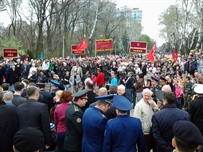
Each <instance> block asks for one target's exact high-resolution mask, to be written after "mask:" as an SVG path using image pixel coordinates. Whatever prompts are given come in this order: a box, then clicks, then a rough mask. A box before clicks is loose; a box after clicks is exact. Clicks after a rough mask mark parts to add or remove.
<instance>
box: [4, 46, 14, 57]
mask: <svg viewBox="0 0 203 152" xmlns="http://www.w3.org/2000/svg"><path fill="white" fill-rule="evenodd" d="M3 57H4V58H17V57H18V49H15V48H4V49H3Z"/></svg>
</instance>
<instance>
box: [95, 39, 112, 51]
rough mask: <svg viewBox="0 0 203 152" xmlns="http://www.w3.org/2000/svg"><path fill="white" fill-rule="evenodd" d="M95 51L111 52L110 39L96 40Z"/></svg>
mask: <svg viewBox="0 0 203 152" xmlns="http://www.w3.org/2000/svg"><path fill="white" fill-rule="evenodd" d="M95 43H96V51H110V50H113V41H112V39H101V40H96V42H95Z"/></svg>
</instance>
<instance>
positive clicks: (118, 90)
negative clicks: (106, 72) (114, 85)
mask: <svg viewBox="0 0 203 152" xmlns="http://www.w3.org/2000/svg"><path fill="white" fill-rule="evenodd" d="M124 93H125V86H124V85H123V84H121V85H119V86H118V89H117V94H118V95H123V94H124Z"/></svg>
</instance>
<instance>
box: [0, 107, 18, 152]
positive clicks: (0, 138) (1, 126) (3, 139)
mask: <svg viewBox="0 0 203 152" xmlns="http://www.w3.org/2000/svg"><path fill="white" fill-rule="evenodd" d="M17 131H18V119H17V114H16V107H15V106H8V105H1V106H0V152H13V137H14V135H15V133H16V132H17Z"/></svg>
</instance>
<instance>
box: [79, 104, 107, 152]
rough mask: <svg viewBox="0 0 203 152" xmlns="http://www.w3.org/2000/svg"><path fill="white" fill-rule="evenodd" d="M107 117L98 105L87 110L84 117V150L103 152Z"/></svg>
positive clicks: (84, 151) (86, 151) (85, 151)
mask: <svg viewBox="0 0 203 152" xmlns="http://www.w3.org/2000/svg"><path fill="white" fill-rule="evenodd" d="M106 123H107V118H106V117H105V116H104V115H103V114H102V112H101V111H100V110H99V109H98V108H96V107H90V108H87V109H86V110H85V113H84V115H83V119H82V128H83V138H82V151H83V152H91V151H92V152H102V144H103V139H104V132H105V127H106Z"/></svg>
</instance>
